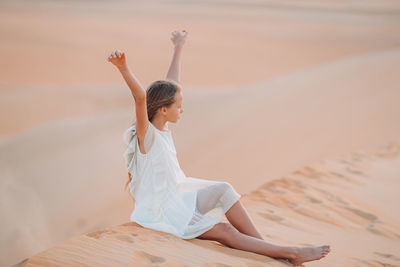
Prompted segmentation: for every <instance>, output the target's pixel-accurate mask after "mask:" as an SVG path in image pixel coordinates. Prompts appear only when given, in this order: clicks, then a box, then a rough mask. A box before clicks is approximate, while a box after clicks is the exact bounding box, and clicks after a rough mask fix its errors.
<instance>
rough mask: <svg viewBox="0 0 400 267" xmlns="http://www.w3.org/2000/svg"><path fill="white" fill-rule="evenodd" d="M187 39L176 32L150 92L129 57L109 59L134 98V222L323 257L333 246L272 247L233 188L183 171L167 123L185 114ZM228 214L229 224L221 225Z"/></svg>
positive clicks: (295, 257)
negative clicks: (183, 72) (183, 68)
mask: <svg viewBox="0 0 400 267" xmlns="http://www.w3.org/2000/svg"><path fill="white" fill-rule="evenodd" d="M187 35H188V32H187V31H185V30H183V31H181V30H176V31H174V32H172V37H171V40H172V43H173V44H174V53H173V57H172V62H171V64H170V66H169V69H168V72H167V76H166V79H165V80H158V81H155V82H153V83H152V84H150V86H149V87H148V88H147V90H144V89H143V87H142V85H141V84H140V83H139V81H138V80H137V78H136V77H135V75H134V74H132V73H131V71H130V69H129V68H128V66H127V63H126V53H124V52H122V51H120V50H115V51H113V52H112V53H111V54H110V55H109V57H108V58H107V60H108V61H109V62H111V63H112V64H114V65H115V66H116V67H117V68H118V70H119V71H120V73H121V74H122V77H123V78H124V79H125V81H126V83H127V85H128V86H129V88H130V90H131V93H132V95H133V98H134V100H135V110H136V121H135V123H134V124H133V125H132V126H131V127H129V128H128V129H127V130H126V131H125V132H124V134H123V138H124V141H125V142H126V144H127V146H128V148H127V149H126V151H125V153H124V156H125V160H126V163H127V167H128V176H129V180H128V182H127V184H129V189H130V193H131V194H132V196H133V197H134V199H135V208H134V211H133V212H132V214H131V217H130V220H131V221H134V222H136V223H138V224H140V225H142V226H143V227H146V228H150V229H154V230H157V231H163V232H167V233H171V234H173V235H176V236H178V237H180V238H184V239H190V238H200V239H209V240H216V241H219V242H220V243H222V244H224V245H226V246H228V247H232V248H236V249H241V250H245V251H251V252H255V253H258V254H262V255H267V256H270V257H275V258H284V259H286V260H287V261H288V262H290V263H292V264H293V265H295V266H297V265H300V264H301V263H303V262H307V261H313V260H317V259H321V258H322V257H324V256H325V255H326V254H327V253H328V252H329V251H330V247H329V246H319V247H286V246H277V245H273V244H270V243H267V242H266V241H264V239H263V237H262V235H261V234H260V232H259V231H258V230H257V229H256V227H255V226H254V224H253V222H252V220H251V218H250V217H249V215H248V213H247V211H246V210H245V208H244V207H243V205H242V204H241V202H240V200H239V198H240V197H241V195H240V194H238V193H237V192H236V191H235V189H234V188H233V187H232V186H231V184H229V183H227V182H222V181H215V180H204V179H198V178H194V177H186V175H185V174H184V172H183V171H182V169H181V168H180V166H179V163H178V160H177V156H176V150H175V145H174V141H173V138H172V133H171V131H170V130H169V129H168V123H169V122H172V123H177V122H178V120H179V119H180V117H181V114H182V113H183V108H182V101H183V91H182V86H181V84H180V83H179V71H180V57H181V54H182V49H183V45H184V43H185V40H186V37H187ZM125 187H126V186H125ZM223 216H226V218H227V219H228V221H229V223H224V222H221V219H222V217H223Z"/></svg>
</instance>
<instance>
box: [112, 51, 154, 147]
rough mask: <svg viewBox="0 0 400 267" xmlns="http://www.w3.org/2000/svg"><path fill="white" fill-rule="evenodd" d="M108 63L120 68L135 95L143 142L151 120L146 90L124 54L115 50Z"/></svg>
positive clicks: (140, 135)
mask: <svg viewBox="0 0 400 267" xmlns="http://www.w3.org/2000/svg"><path fill="white" fill-rule="evenodd" d="M107 61H109V62H111V63H112V64H114V65H115V66H116V67H117V68H118V70H119V71H120V72H121V74H122V77H123V78H124V80H125V82H126V83H127V84H128V87H129V89H131V93H132V95H133V98H134V99H135V107H136V132H137V135H138V138H139V139H141V140H143V139H144V135H145V133H146V130H147V127H148V126H149V122H148V120H149V119H148V116H147V103H146V90H144V89H143V87H142V86H141V85H140V82H139V81H138V79H137V78H136V77H135V75H134V74H133V73H131V71H130V70H129V68H128V65H127V64H126V56H125V53H124V52H121V51H119V50H115V51H114V52H112V53H111V54H110V56H109V57H108V58H107Z"/></svg>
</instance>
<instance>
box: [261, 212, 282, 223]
mask: <svg viewBox="0 0 400 267" xmlns="http://www.w3.org/2000/svg"><path fill="white" fill-rule="evenodd" d="M257 214H258V215H260V216H261V217H263V218H265V219H267V220H271V221H274V222H280V221H282V220H284V218H282V217H279V216H277V215H274V214H268V213H264V212H258V213H257Z"/></svg>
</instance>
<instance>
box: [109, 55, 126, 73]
mask: <svg viewBox="0 0 400 267" xmlns="http://www.w3.org/2000/svg"><path fill="white" fill-rule="evenodd" d="M107 61H109V62H111V63H112V64H114V65H115V66H116V67H117V68H118V69H121V68H126V57H125V53H124V52H121V51H120V50H114V51H113V52H112V53H111V54H110V55H109V56H108V58H107Z"/></svg>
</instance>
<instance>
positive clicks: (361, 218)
mask: <svg viewBox="0 0 400 267" xmlns="http://www.w3.org/2000/svg"><path fill="white" fill-rule="evenodd" d="M399 174H400V145H399V144H394V143H392V144H388V145H387V146H386V147H384V148H382V149H380V150H378V151H374V152H356V153H352V154H350V155H348V156H346V157H341V158H338V159H332V160H321V161H318V162H315V163H313V164H310V165H308V166H305V167H304V168H302V169H300V170H298V171H296V172H293V173H290V174H289V175H287V176H285V177H281V178H279V179H275V180H273V181H270V182H268V183H266V184H264V185H262V186H261V187H260V188H259V189H257V190H255V191H252V192H251V193H249V194H246V195H245V196H242V198H241V201H242V202H243V203H244V204H245V206H246V208H247V209H248V210H249V213H250V215H251V216H252V218H254V221H255V223H256V225H257V226H258V227H259V229H260V231H261V233H262V234H263V236H264V237H265V240H266V241H268V242H272V243H276V244H281V245H293V246H309V245H320V244H326V243H328V244H330V245H331V248H332V250H331V253H330V255H328V256H327V257H325V258H323V259H321V260H320V261H314V262H309V263H307V264H304V265H306V266H364V265H365V266H397V265H399V264H400V250H399V246H398V244H399V242H400V228H399V225H400V224H399V223H400V216H399V213H396V212H393V211H394V210H396V209H397V204H398V203H399V201H400V198H399V195H398V193H397V190H396V187H397V186H396V185H397V184H398V175H399ZM374 196H376V197H374ZM382 203H386V204H387V205H386V204H385V205H384V206H381V205H382ZM365 240H369V241H368V242H367V243H366V242H365ZM361 244H362V245H361ZM71 264H82V265H91V266H94V265H96V266H110V265H112V266H127V265H132V264H136V265H141V266H142V265H143V266H144V265H149V264H156V265H160V266H227V265H228V266H288V265H287V264H284V263H283V262H281V261H276V260H274V259H272V258H269V257H266V256H262V255H258V254H255V253H250V252H244V251H240V250H235V249H231V248H228V247H225V246H224V245H222V244H220V243H218V242H215V241H205V240H199V239H190V240H182V239H180V238H177V237H175V236H173V235H170V234H167V233H162V232H158V231H153V230H151V229H146V228H143V227H141V226H140V225H137V224H136V223H125V224H122V225H119V226H116V227H109V228H106V229H103V230H99V231H95V232H91V233H88V234H86V235H81V236H77V237H73V238H70V239H68V240H67V241H65V242H63V243H61V244H58V245H57V246H54V247H52V248H50V249H48V250H46V251H43V252H41V253H39V254H37V255H35V256H33V257H31V258H29V259H27V260H25V261H24V262H23V264H21V266H41V265H51V266H70V265H71Z"/></svg>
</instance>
